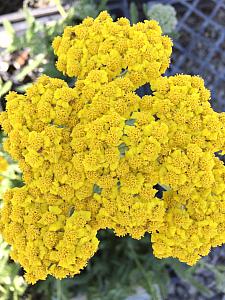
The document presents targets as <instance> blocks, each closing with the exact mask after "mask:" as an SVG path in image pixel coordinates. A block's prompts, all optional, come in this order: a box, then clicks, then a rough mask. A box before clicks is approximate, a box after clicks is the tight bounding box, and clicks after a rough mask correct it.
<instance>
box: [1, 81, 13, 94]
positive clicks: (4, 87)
mask: <svg viewBox="0 0 225 300" xmlns="http://www.w3.org/2000/svg"><path fill="white" fill-rule="evenodd" d="M11 87H12V81H10V80H9V81H6V82H5V83H4V84H3V85H1V86H0V97H2V96H3V95H5V94H7V93H8V92H9V91H10V89H11Z"/></svg>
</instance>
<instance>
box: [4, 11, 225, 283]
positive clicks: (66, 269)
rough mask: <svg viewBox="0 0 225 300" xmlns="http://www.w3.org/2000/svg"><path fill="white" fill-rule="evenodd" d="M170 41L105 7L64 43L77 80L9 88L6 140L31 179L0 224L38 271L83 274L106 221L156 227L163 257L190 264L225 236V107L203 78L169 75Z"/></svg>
mask: <svg viewBox="0 0 225 300" xmlns="http://www.w3.org/2000/svg"><path fill="white" fill-rule="evenodd" d="M171 47H172V43H171V40H170V39H169V38H168V37H166V36H163V35H162V32H161V29H160V27H159V26H158V24H157V22H155V21H145V22H144V23H138V24H136V25H133V26H131V25H130V24H129V21H128V20H127V19H125V18H120V19H118V20H117V21H116V22H113V21H112V19H111V17H110V16H109V15H108V14H107V13H106V12H102V13H101V14H100V15H99V16H98V17H97V18H96V19H95V20H94V19H92V18H86V19H85V20H84V21H83V22H82V24H81V25H78V26H74V27H67V28H65V31H64V34H63V35H62V37H57V38H56V39H55V40H54V42H53V48H54V51H55V54H56V55H57V56H58V61H57V64H56V65H57V68H58V69H59V70H60V71H62V72H63V73H64V74H66V75H68V76H70V77H76V78H77V81H76V83H75V86H74V87H68V85H67V84H66V83H65V82H64V81H63V80H60V79H55V78H49V77H47V76H45V75H43V76H41V77H40V78H39V79H38V80H37V82H36V83H34V84H33V86H32V87H30V88H28V90H27V92H26V94H25V95H19V94H17V93H15V92H11V93H10V94H9V95H8V96H7V111H6V112H3V113H1V115H0V122H1V125H2V127H3V129H4V131H5V132H6V133H7V135H8V138H7V139H6V141H5V143H4V148H5V150H6V151H8V153H10V155H11V156H12V157H13V158H14V159H15V160H18V162H19V166H20V168H21V170H22V172H23V179H24V183H25V185H24V186H23V187H20V188H14V189H11V190H9V191H7V192H6V193H5V195H4V205H3V208H2V209H1V219H0V229H1V232H2V234H3V236H4V238H5V240H6V241H7V242H8V243H9V244H10V245H12V252H11V256H12V258H13V259H14V260H15V261H19V262H20V264H21V265H22V266H23V268H24V269H25V271H26V280H27V281H28V282H31V283H35V282H36V281H37V280H39V279H42V280H43V279H45V278H46V277H47V275H48V274H51V275H53V276H55V277H57V278H64V277H66V276H73V275H75V274H78V273H79V272H80V270H81V269H82V268H84V266H86V264H87V262H88V260H89V259H90V257H91V256H92V255H94V253H95V252H96V251H97V249H98V244H99V241H98V239H97V237H96V234H97V232H98V230H99V229H104V228H110V229H113V230H114V232H115V234H116V235H118V236H124V235H126V234H129V235H131V236H132V237H133V238H135V239H140V238H141V237H142V236H143V235H144V234H145V232H149V233H151V241H152V243H153V249H154V254H155V256H157V257H159V258H164V257H169V256H172V257H177V258H178V259H179V260H180V261H183V262H186V263H188V264H189V265H193V264H195V263H196V262H197V261H198V260H199V259H200V257H201V256H204V255H207V254H208V253H209V251H210V248H211V247H214V246H217V245H221V244H222V243H223V242H224V241H225V183H224V182H225V167H224V165H223V163H222V162H221V161H220V160H219V158H217V157H215V155H214V153H215V152H217V151H220V150H224V149H225V147H224V143H225V114H224V113H220V114H219V113H216V112H214V111H213V110H212V108H211V106H210V103H209V102H208V100H209V98H210V93H209V91H208V90H207V89H206V88H205V87H204V82H203V80H202V79H201V78H200V77H198V76H189V75H177V76H173V77H162V74H163V73H164V72H165V71H166V69H167V68H168V66H169V59H170V55H171ZM146 83H148V84H150V87H151V89H152V91H153V95H146V96H144V97H142V98H141V97H140V96H138V94H137V93H136V92H135V91H136V90H137V88H139V87H140V86H142V85H144V84H146ZM156 185H162V186H163V187H164V188H165V189H166V191H164V192H163V197H162V198H161V199H159V198H158V197H157V196H156V193H157V189H156Z"/></svg>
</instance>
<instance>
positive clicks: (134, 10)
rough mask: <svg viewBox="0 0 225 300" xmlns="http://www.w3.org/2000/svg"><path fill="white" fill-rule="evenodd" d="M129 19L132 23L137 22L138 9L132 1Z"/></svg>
mask: <svg viewBox="0 0 225 300" xmlns="http://www.w3.org/2000/svg"><path fill="white" fill-rule="evenodd" d="M130 20H131V23H132V24H136V23H137V22H138V9H137V6H136V4H135V3H134V2H131V4H130Z"/></svg>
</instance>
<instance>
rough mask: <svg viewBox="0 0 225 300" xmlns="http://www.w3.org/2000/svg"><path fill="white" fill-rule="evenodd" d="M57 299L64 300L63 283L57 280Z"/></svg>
mask: <svg viewBox="0 0 225 300" xmlns="http://www.w3.org/2000/svg"><path fill="white" fill-rule="evenodd" d="M56 299H57V300H63V295H62V282H61V280H60V279H56Z"/></svg>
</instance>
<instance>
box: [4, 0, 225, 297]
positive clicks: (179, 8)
mask: <svg viewBox="0 0 225 300" xmlns="http://www.w3.org/2000/svg"><path fill="white" fill-rule="evenodd" d="M102 10H108V11H109V12H110V13H111V15H112V16H113V18H115V19H116V18H117V17H121V16H125V17H127V18H129V19H130V20H131V22H132V23H136V22H138V21H143V20H144V19H155V20H157V21H158V22H159V23H160V25H161V27H162V30H163V33H164V34H166V35H169V36H170V37H171V38H172V39H173V41H174V49H173V55H172V62H171V67H170V69H169V70H168V71H167V75H170V74H172V75H173V74H176V73H187V74H192V75H193V74H199V75H201V76H202V77H203V78H204V80H205V83H206V86H207V87H208V88H210V89H211V91H212V99H211V103H212V106H213V107H214V109H215V110H216V111H225V0H180V1H176V0H161V1H141V0H129V1H128V0H118V1H117V0H108V1H107V0H75V1H72V0H61V1H60V0H30V1H22V0H10V1H5V0H0V51H1V52H0V53H1V54H0V110H4V109H5V95H6V94H7V93H8V92H9V91H10V90H16V91H17V92H19V93H22V92H24V90H25V89H26V88H27V87H28V86H29V85H30V84H31V83H32V82H33V81H34V80H35V79H36V78H37V77H38V76H39V75H40V74H42V73H45V74H47V75H49V76H51V77H58V78H63V79H64V80H66V81H67V82H68V83H69V84H71V82H70V79H68V78H64V77H63V76H62V74H61V73H59V72H58V71H57V70H56V68H55V57H54V55H53V51H52V48H51V42H52V40H53V38H54V37H55V36H56V35H59V34H61V33H62V32H63V29H64V27H65V26H67V25H75V24H79V23H80V22H82V20H83V19H84V18H85V17H86V16H92V17H96V16H97V15H98V13H99V12H100V11H102ZM40 41H41V42H40ZM3 139H4V135H3V133H2V132H1V131H0V199H1V197H2V193H3V192H4V191H5V190H6V189H7V188H9V187H14V186H20V185H21V184H22V181H21V173H20V170H19V168H18V166H17V163H16V162H14V161H12V160H11V159H10V157H8V155H7V154H6V153H5V152H4V151H3V149H2V140H3ZM98 237H99V239H100V240H101V244H100V249H99V251H98V252H97V254H96V255H95V256H94V257H93V258H92V259H91V261H90V262H89V264H88V266H87V267H86V269H85V270H84V271H82V272H81V274H80V275H79V276H76V277H75V278H69V279H64V280H61V281H60V280H56V279H54V278H52V277H49V278H48V279H47V280H46V281H44V282H38V283H37V284H36V285H34V286H30V285H27V284H26V283H25V281H24V279H23V270H22V269H21V268H20V266H19V265H17V264H16V263H14V262H13V261H11V259H10V257H9V250H10V249H9V246H8V245H7V244H6V243H5V242H4V241H3V240H2V239H1V238H0V300H11V299H13V300H14V299H23V300H29V299H30V300H31V299H34V300H42V299H43V300H53V299H54V300H66V299H71V300H149V299H153V300H160V299H163V300H164V299H168V300H186V299H187V300H195V299H196V300H198V299H213V300H217V299H218V300H225V247H217V248H214V249H212V251H211V253H210V254H209V255H208V257H205V258H203V259H202V260H201V261H200V262H199V263H198V264H197V265H195V266H194V267H188V266H187V265H186V264H183V263H180V262H179V261H177V260H175V259H163V260H159V259H157V258H155V257H154V256H153V254H152V250H151V245H149V236H148V235H146V236H145V237H144V238H142V239H141V240H140V241H135V240H132V239H131V238H129V237H125V238H123V239H121V238H117V237H115V235H114V233H113V232H111V231H100V232H99V233H98Z"/></svg>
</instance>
